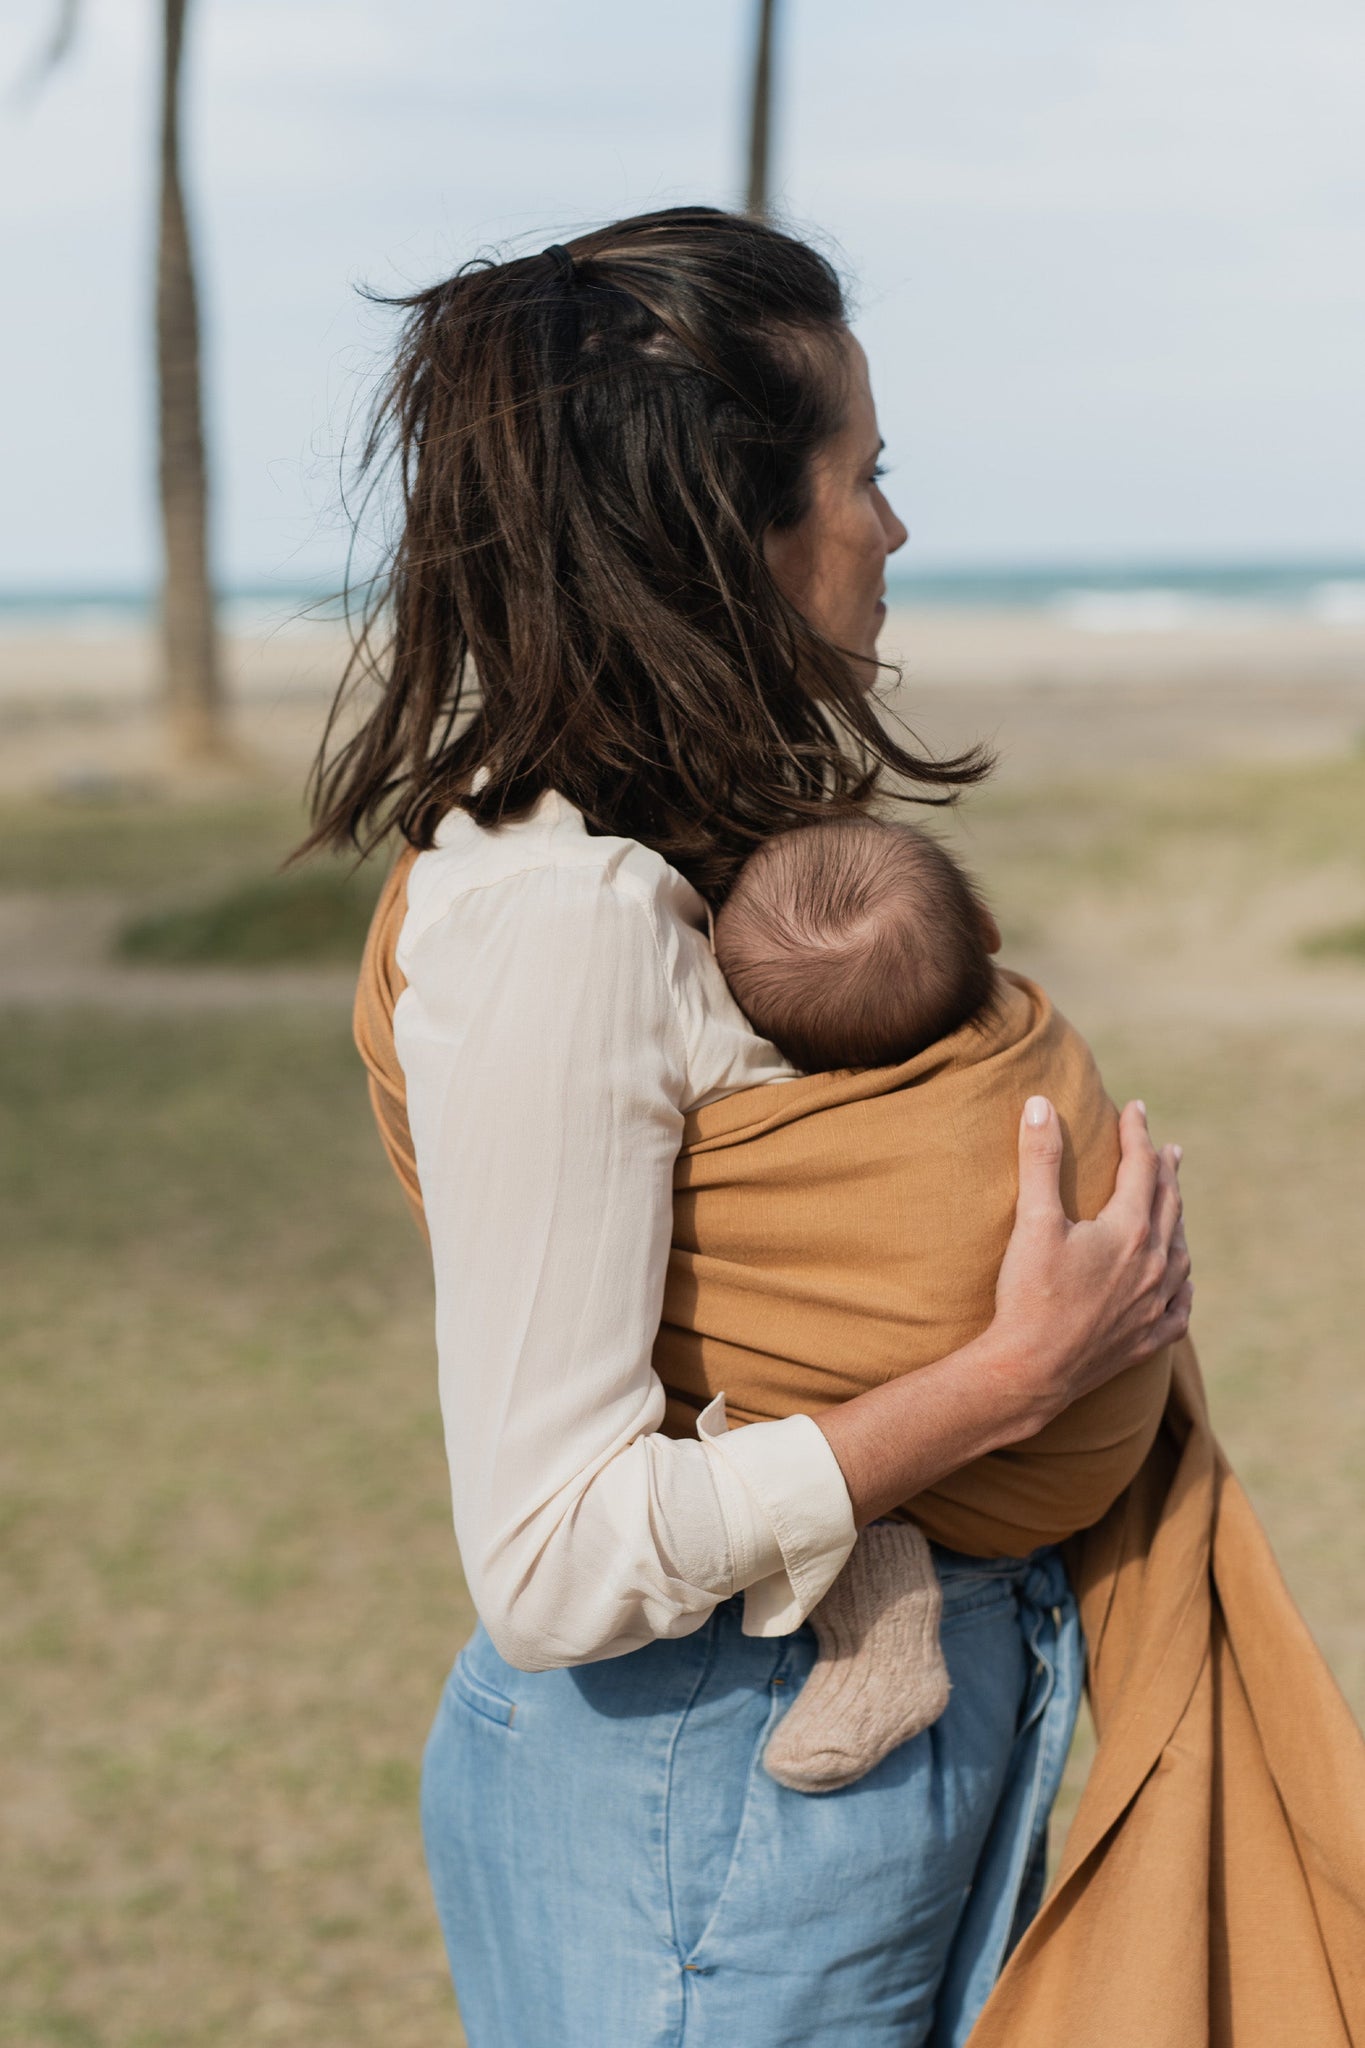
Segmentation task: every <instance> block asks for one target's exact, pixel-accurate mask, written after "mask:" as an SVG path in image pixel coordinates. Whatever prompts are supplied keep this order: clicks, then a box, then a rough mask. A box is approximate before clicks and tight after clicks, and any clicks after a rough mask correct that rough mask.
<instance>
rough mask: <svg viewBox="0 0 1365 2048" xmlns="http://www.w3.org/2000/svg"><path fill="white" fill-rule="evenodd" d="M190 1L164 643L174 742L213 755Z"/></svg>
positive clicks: (165, 416) (168, 185) (165, 518)
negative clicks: (188, 162) (188, 149)
mask: <svg viewBox="0 0 1365 2048" xmlns="http://www.w3.org/2000/svg"><path fill="white" fill-rule="evenodd" d="M186 4H187V0H164V9H165V14H164V22H165V42H164V54H163V69H162V77H161V220H160V232H159V236H158V241H157V265H156V365H157V419H158V446H159V480H160V488H161V533H162V548H163V580H162V589H161V643H162V663H163V685H164V690H165V703H166V711H167V717H168V722H169V725H170V734H171V741H172V744H173V746H174V747H175V749H176V751H177V752H179V753H181V754H185V755H203V754H211V753H216V752H219V751H221V749H222V746H223V702H222V679H221V673H220V669H219V662H218V640H217V632H216V628H215V623H214V604H213V588H212V585H211V583H210V581H209V563H208V467H207V463H206V461H205V456H204V419H203V404H202V399H201V395H200V383H199V309H198V303H197V298H196V293H195V284H194V256H193V251H192V250H191V247H190V231H189V222H188V220H187V218H186V214H185V197H184V193H183V191H182V190H181V183H180V59H181V52H182V48H183V43H184V31H185V8H186Z"/></svg>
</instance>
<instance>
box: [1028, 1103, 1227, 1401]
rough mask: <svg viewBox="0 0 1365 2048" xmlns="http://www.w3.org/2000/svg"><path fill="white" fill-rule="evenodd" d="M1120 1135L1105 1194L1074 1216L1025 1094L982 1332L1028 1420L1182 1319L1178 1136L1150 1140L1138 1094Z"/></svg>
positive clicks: (1052, 1150)
mask: <svg viewBox="0 0 1365 2048" xmlns="http://www.w3.org/2000/svg"><path fill="white" fill-rule="evenodd" d="M1119 1140H1120V1144H1121V1146H1122V1158H1121V1160H1120V1162H1119V1170H1118V1179H1117V1182H1116V1184H1115V1188H1114V1192H1113V1195H1112V1196H1111V1197H1110V1199H1109V1201H1108V1203H1107V1204H1106V1205H1105V1207H1104V1208H1103V1209H1102V1210H1101V1211H1100V1213H1099V1215H1098V1216H1097V1217H1096V1218H1095V1220H1094V1222H1093V1223H1072V1222H1070V1221H1069V1220H1068V1218H1067V1216H1066V1214H1065V1211H1064V1210H1063V1208H1062V1201H1061V1193H1060V1174H1061V1164H1062V1131H1061V1125H1060V1123H1059V1121H1058V1117H1057V1112H1056V1110H1055V1109H1054V1108H1053V1106H1052V1104H1051V1103H1050V1102H1049V1101H1048V1100H1047V1099H1046V1097H1045V1096H1042V1095H1035V1096H1031V1097H1030V1099H1029V1101H1028V1103H1027V1104H1026V1105H1025V1109H1024V1114H1023V1118H1022V1120H1021V1122H1020V1125H1019V1203H1018V1208H1017V1210H1016V1212H1015V1225H1014V1233H1013V1235H1012V1236H1011V1238H1010V1241H1009V1246H1008V1248H1007V1250H1006V1252H1005V1258H1004V1262H1003V1264H1002V1265H1001V1268H1000V1275H999V1278H998V1280H997V1282H996V1290H995V1304H996V1315H995V1322H994V1324H993V1325H992V1328H991V1335H992V1337H993V1338H994V1340H995V1349H996V1351H997V1353H998V1355H999V1357H1000V1359H1001V1369H1002V1370H1003V1371H1004V1372H1005V1373H1006V1374H1009V1375H1011V1376H1012V1377H1013V1378H1014V1380H1015V1382H1016V1385H1017V1391H1018V1394H1019V1396H1020V1399H1021V1401H1022V1403H1023V1414H1024V1418H1025V1419H1026V1420H1027V1421H1029V1422H1031V1423H1032V1428H1034V1429H1040V1428H1041V1427H1042V1426H1043V1424H1044V1423H1045V1422H1048V1421H1050V1420H1051V1418H1052V1417H1053V1416H1054V1415H1056V1414H1059V1413H1060V1411H1061V1410H1062V1409H1063V1408H1066V1407H1069V1406H1070V1404H1071V1402H1073V1401H1074V1400H1076V1399H1077V1398H1078V1396H1080V1395H1081V1394H1087V1393H1089V1392H1090V1390H1091V1389H1092V1388H1093V1387H1098V1386H1100V1385H1102V1384H1103V1382H1104V1381H1105V1380H1107V1379H1111V1378H1112V1377H1113V1375H1114V1374H1115V1373H1118V1372H1122V1371H1123V1369H1124V1367H1125V1366H1129V1365H1137V1364H1139V1363H1140V1362H1141V1361H1142V1360H1143V1359H1145V1358H1150V1357H1151V1356H1152V1355H1153V1353H1154V1352H1157V1351H1160V1350H1161V1349H1162V1348H1163V1347H1164V1346H1165V1345H1167V1344H1173V1343H1175V1342H1176V1340H1177V1339H1178V1338H1180V1337H1183V1336H1184V1335H1185V1332H1186V1331H1187V1330H1188V1328H1189V1323H1190V1304H1191V1301H1192V1300H1193V1292H1194V1290H1193V1288H1192V1286H1191V1283H1190V1256H1189V1252H1188V1251H1187V1249H1186V1246H1185V1233H1184V1225H1183V1220H1182V1205H1181V1200H1180V1184H1179V1178H1178V1175H1179V1167H1180V1157H1181V1155H1180V1148H1179V1146H1176V1145H1166V1146H1163V1147H1162V1149H1161V1151H1160V1152H1158V1151H1157V1150H1156V1148H1155V1146H1154V1145H1153V1143H1152V1140H1151V1138H1150V1136H1149V1135H1148V1131H1147V1112H1146V1109H1145V1107H1144V1106H1143V1104H1142V1103H1140V1102H1130V1103H1129V1104H1128V1105H1127V1107H1126V1108H1125V1109H1124V1111H1123V1115H1122V1116H1121V1118H1120V1120H1119ZM1035 1403H1036V1404H1037V1405H1036V1408H1035V1407H1034V1405H1033V1404H1035ZM1035 1416H1036V1420H1035V1419H1034V1417H1035ZM1027 1433H1032V1432H1031V1430H1030V1431H1028V1432H1027Z"/></svg>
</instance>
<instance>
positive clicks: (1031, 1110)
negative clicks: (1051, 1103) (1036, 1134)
mask: <svg viewBox="0 0 1365 2048" xmlns="http://www.w3.org/2000/svg"><path fill="white" fill-rule="evenodd" d="M1024 1122H1025V1123H1026V1124H1032V1125H1033V1128H1034V1129H1035V1130H1037V1128H1038V1126H1039V1124H1045V1123H1046V1122H1047V1097H1046V1095H1030V1097H1029V1099H1028V1101H1027V1102H1026V1103H1025V1104H1024Z"/></svg>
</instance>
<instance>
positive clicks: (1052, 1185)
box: [1018, 1095, 1064, 1221]
mask: <svg viewBox="0 0 1365 2048" xmlns="http://www.w3.org/2000/svg"><path fill="white" fill-rule="evenodd" d="M1061 1181H1062V1126H1061V1120H1060V1118H1059V1117H1058V1115H1057V1112H1056V1110H1055V1109H1054V1108H1053V1107H1052V1104H1051V1103H1050V1102H1049V1101H1048V1099H1047V1097H1046V1095H1030V1097H1029V1099H1028V1101H1027V1102H1026V1103H1025V1104H1024V1114H1023V1116H1022V1117H1021V1118H1020V1120H1019V1210H1018V1213H1019V1215H1020V1216H1021V1217H1028V1218H1030V1219H1031V1220H1033V1221H1053V1220H1055V1219H1058V1218H1061V1217H1062V1216H1063V1215H1064V1211H1063V1209H1062V1186H1061Z"/></svg>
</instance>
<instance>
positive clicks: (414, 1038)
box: [394, 794, 854, 1671]
mask: <svg viewBox="0 0 1365 2048" xmlns="http://www.w3.org/2000/svg"><path fill="white" fill-rule="evenodd" d="M398 965H399V966H400V968H401V969H402V971H403V973H404V975H405V976H406V978H407V987H406V988H405V990H404V991H403V994H402V995H401V996H400V998H399V1001H398V1005H397V1009H396V1012H395V1016H394V1035H395V1042H396V1046H397V1051H398V1057H399V1060H400V1061H401V1063H402V1067H403V1072H404V1074H405V1076H406V1080H407V1106H408V1119H409V1122H410V1125H411V1128H412V1136H413V1143H414V1147H415V1150H416V1155H417V1169H418V1175H419V1178H420V1181H421V1186H422V1199H423V1204H424V1206H425V1210H426V1218H427V1223H428V1227H429V1229H430V1232H431V1244H432V1256H433V1262H434V1266H435V1275H436V1342H437V1352H438V1358H439V1368H440V1391H441V1409H442V1415H443V1418H444V1424H445V1438H446V1450H447V1455H448V1457H449V1461H450V1478H451V1491H452V1498H453V1504H454V1513H455V1532H456V1536H457V1538H458V1541H459V1545H460V1552H461V1556H462V1559H463V1562H464V1568H465V1575H466V1577H467V1579H468V1582H469V1587H470V1591H471V1593H472V1594H473V1598H474V1603H475V1606H476V1607H477V1608H478V1611H479V1614H480V1616H481V1618H482V1620H483V1623H484V1626H485V1627H486V1628H487V1630H488V1632H489V1634H490V1636H491V1637H492V1639H493V1642H494V1643H495V1645H496V1646H497V1648H498V1650H499V1651H500V1652H501V1653H502V1655H503V1656H504V1657H506V1658H507V1660H508V1661H509V1663H512V1664H515V1665H519V1666H520V1667H522V1668H523V1669H524V1670H532V1671H535V1670H545V1669H549V1668H551V1667H553V1666H555V1665H562V1664H581V1663H589V1662H591V1661H593V1660H594V1659H597V1658H601V1657H615V1656H619V1655H620V1654H621V1653H622V1652H623V1651H626V1650H631V1649H635V1648H636V1647H638V1646H639V1645H641V1644H643V1643H647V1642H649V1641H651V1640H652V1639H653V1638H655V1637H659V1636H682V1635H687V1634H689V1633H690V1632H691V1631H692V1630H693V1629H696V1628H700V1627H701V1625H702V1623H703V1622H704V1621H705V1619H706V1617H707V1615H708V1614H709V1613H710V1612H711V1610H712V1608H713V1607H715V1605H716V1604H717V1602H719V1601H721V1600H725V1599H728V1598H729V1596H730V1595H731V1594H732V1593H737V1592H740V1591H742V1592H743V1593H744V1594H745V1606H744V1628H745V1631H746V1632H747V1633H748V1634H750V1635H784V1634H787V1633H788V1632H789V1631H790V1630H792V1629H794V1628H796V1627H798V1626H799V1624H800V1623H801V1622H802V1621H803V1620H804V1618H805V1616H806V1615H807V1614H808V1613H809V1612H810V1609H811V1608H812V1607H813V1606H814V1605H815V1603H816V1601H817V1600H818V1599H819V1598H820V1596H821V1594H822V1593H823V1592H824V1591H825V1589H826V1588H827V1587H828V1585H829V1584H830V1582H831V1580H832V1579H833V1578H834V1576H835V1574H836V1573H837V1572H838V1570H839V1568H840V1566H841V1565H842V1564H843V1562H844V1560H845V1558H846V1557H847V1556H848V1553H849V1551H850V1549H851V1548H852V1546H853V1539H854V1525H853V1515H852V1509H851V1507H850V1504H849V1498H848V1489H847V1487H846V1486H845V1483H844V1479H843V1475H842V1473H841V1472H840V1470H839V1466H838V1463H837V1461H836V1459H835V1457H834V1453H833V1452H832V1451H831V1449H830V1447H829V1444H828V1442H827V1440H826V1438H825V1437H824V1435H823V1434H822V1432H821V1431H820V1430H819V1429H818V1428H817V1427H816V1425H815V1423H814V1422H813V1421H811V1419H810V1417H809V1416H804V1415H796V1416H790V1417H788V1418H787V1419H786V1420H784V1421H780V1422H759V1423H753V1424H750V1425H749V1426H748V1427H747V1428H745V1429H742V1430H735V1431H733V1432H728V1431H727V1429H726V1422H725V1401H724V1396H723V1395H719V1396H717V1398H716V1399H715V1400H714V1401H713V1402H712V1403H711V1405H710V1407H709V1408H707V1409H706V1411H705V1412H704V1414H703V1415H702V1416H701V1417H700V1418H699V1419H698V1423H697V1437H696V1440H695V1441H692V1440H689V1441H686V1442H680V1441H675V1440H673V1439H671V1438H669V1437H665V1436H661V1435H659V1433H658V1430H659V1423H660V1421H661V1419H662V1416H663V1412H664V1393H663V1388H662V1385H661V1384H660V1381H659V1379H658V1377H657V1375H656V1374H655V1372H654V1370H653V1368H652V1365H651V1362H650V1359H651V1352H652V1349H653V1343H654V1336H655V1333H656V1331H657V1329H658V1325H659V1317H660V1313H661V1308H662V1300H663V1287H664V1274H665V1268H666V1266H667V1261H668V1248H669V1240H670V1236H671V1226H672V1214H673V1198H672V1172H673V1164H674V1160H675V1158H676V1156H677V1152H678V1146H679V1143H680V1137H681V1131H682V1121H683V1116H684V1113H685V1112H686V1111H687V1110H689V1109H691V1108H693V1107H695V1106H696V1105H698V1104H700V1103H704V1102H709V1101H712V1100H714V1099H715V1098H716V1097H717V1096H720V1095H725V1094H728V1093H730V1092H732V1091H733V1090H735V1089H739V1088H748V1087H752V1086H754V1085H755V1084H756V1083H766V1082H774V1081H782V1080H786V1079H789V1078H790V1076H791V1074H792V1071H793V1070H792V1069H791V1068H790V1067H789V1066H788V1065H787V1064H786V1063H785V1061H784V1060H783V1059H782V1057H781V1055H780V1054H779V1053H778V1052H777V1050H776V1048H775V1047H773V1046H772V1045H770V1044H768V1043H767V1042H766V1041H765V1040H763V1039H761V1038H758V1037H756V1036H755V1035H754V1033H753V1032H752V1031H751V1030H750V1029H749V1027H748V1025H747V1024H746V1023H745V1020H744V1017H743V1016H742V1014H741V1012H740V1010H739V1009H738V1007H737V1005H736V1004H735V1002H734V999H733V998H732V996H731V995H730V992H729V990H728V988H727V987H726V984H725V981H724V979H723V977H722V975H721V972H720V969H719V968H718V967H717V965H716V961H715V957H714V955H713V953H712V951H711V948H710V943H709V940H708V936H707V916H706V907H705V904H704V903H703V901H702V899H701V897H700V896H698V894H697V893H696V891H695V890H694V889H693V888H692V887H691V886H690V885H689V884H688V883H687V882H686V881H684V880H683V878H682V876H681V875H679V874H678V873H676V872H675V870H674V869H672V868H670V867H669V866H668V865H667V863H666V862H665V861H663V860H662V859H661V858H660V857H659V855H658V854H655V853H651V852H650V851H649V850H648V849H647V848H645V847H643V846H640V845H637V844H636V843H635V842H634V841H633V840H628V839H608V838H599V837H594V836H592V835H590V834H589V833H588V832H587V831H586V829H585V827H584V823H583V819H582V816H581V815H580V813H579V812H578V811H576V810H575V809H574V807H573V806H572V805H571V804H569V803H568V802H566V801H565V799H564V798H562V797H559V796H556V795H553V794H550V795H547V796H545V797H542V798H541V800H540V802H539V803H538V804H537V805H536V806H535V808H534V809H533V810H532V811H531V812H530V813H529V814H528V815H527V816H526V817H525V818H523V819H520V820H517V821H516V822H514V823H511V824H508V825H503V826H501V827H499V828H498V829H496V830H488V829H486V828H484V827H481V826H478V825H476V824H475V823H474V822H473V820H472V819H470V818H469V817H468V815H467V814H466V813H465V812H463V811H454V812H452V813H451V814H450V815H449V816H448V817H447V818H446V819H445V820H444V822H443V823H442V825H441V827H440V829H439V831H438V833H437V836H436V845H435V846H434V847H433V848H432V849H431V851H429V852H427V853H424V854H422V855H420V856H419V858H418V859H417V861H416V862H415V863H414V865H413V868H412V871H411V875H410V878H409V883H408V910H407V916H406V918H405V920H404V924H403V929H402V933H401V936H400V938H399V943H398Z"/></svg>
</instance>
